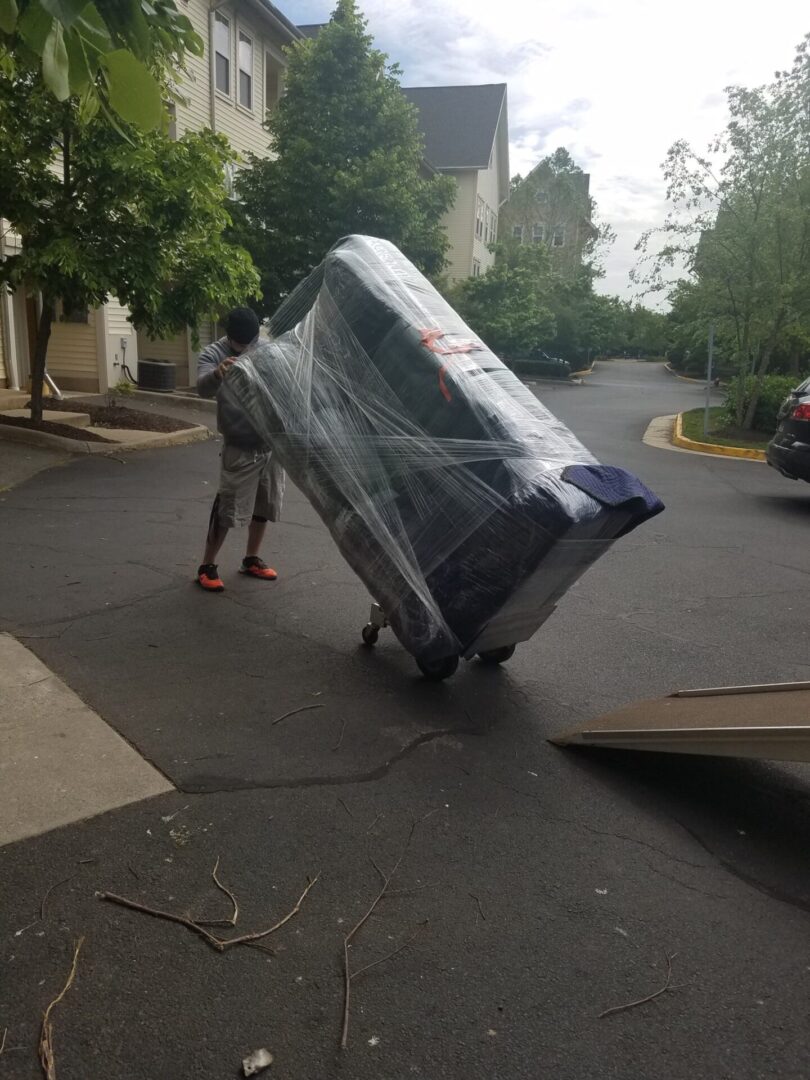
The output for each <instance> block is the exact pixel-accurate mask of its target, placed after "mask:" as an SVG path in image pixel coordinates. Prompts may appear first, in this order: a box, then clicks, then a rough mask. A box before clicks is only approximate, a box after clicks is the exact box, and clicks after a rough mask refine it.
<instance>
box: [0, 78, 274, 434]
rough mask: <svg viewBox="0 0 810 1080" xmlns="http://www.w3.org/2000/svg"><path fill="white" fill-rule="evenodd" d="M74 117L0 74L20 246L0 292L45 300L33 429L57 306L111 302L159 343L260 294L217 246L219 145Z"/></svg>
mask: <svg viewBox="0 0 810 1080" xmlns="http://www.w3.org/2000/svg"><path fill="white" fill-rule="evenodd" d="M80 113H81V105H80V102H79V100H78V99H77V98H70V99H69V100H68V101H65V102H58V101H57V100H56V99H55V98H54V97H53V95H52V94H51V93H50V92H49V91H48V90H47V89H46V88H45V87H44V86H43V84H42V82H41V80H39V79H38V78H37V77H36V76H35V75H33V74H29V75H27V76H23V77H19V76H18V77H17V78H8V77H7V76H3V75H0V206H2V208H3V214H4V216H5V217H6V218H7V219H8V221H9V223H10V225H11V228H12V229H13V230H14V231H15V232H16V233H17V235H18V236H19V237H20V240H21V244H22V247H21V251H20V252H19V253H18V254H14V255H11V256H9V257H7V258H6V259H5V260H4V261H3V262H2V263H0V286H6V287H10V288H12V289H16V288H33V289H36V290H37V291H39V292H40V293H41V295H42V300H43V303H42V314H41V317H40V320H39V326H38V333H37V344H36V350H35V355H34V357H33V363H32V373H31V374H32V384H33V394H32V411H31V415H32V418H33V419H34V420H35V421H39V420H40V419H41V416H42V380H43V376H44V372H45V364H46V359H47V350H48V340H49V338H50V333H51V325H52V321H53V317H54V304H55V302H56V301H57V300H58V299H61V300H62V301H63V302H64V304H65V306H66V307H67V308H70V309H83V308H85V309H86V308H87V307H92V306H96V305H100V304H103V303H104V302H105V300H106V298H107V296H108V295H109V294H112V295H115V296H117V297H118V299H119V300H120V301H121V302H122V303H124V304H126V305H128V306H129V308H130V311H131V317H132V321H133V323H134V324H135V325H136V326H138V327H139V328H143V329H144V330H145V331H146V332H147V333H149V334H150V335H151V336H155V337H156V336H165V335H167V334H171V333H174V332H177V331H179V330H180V329H182V328H183V327H185V326H186V325H187V324H189V323H190V324H192V325H194V324H195V323H196V321H197V319H198V318H199V317H200V316H201V315H204V314H208V313H209V312H211V311H213V310H215V309H217V308H219V309H221V308H222V307H223V306H226V305H229V304H232V303H235V302H244V298H245V295H246V294H252V293H255V292H256V289H257V285H258V278H257V275H256V273H255V270H254V269H253V267H252V264H251V262H250V257H249V255H248V254H247V252H245V251H243V250H241V249H239V248H237V247H235V246H233V245H231V244H228V243H226V242H225V240H224V239H223V232H224V230H225V229H226V228H227V226H228V225H229V222H230V219H229V216H228V213H227V209H226V205H227V203H226V191H225V181H224V170H225V166H226V164H227V163H228V162H229V161H230V160H231V159H232V154H231V152H230V150H229V149H228V146H227V143H226V142H225V140H224V139H223V138H222V137H221V136H217V135H214V134H212V133H211V132H204V133H202V134H187V135H184V136H183V138H182V139H180V140H178V141H176V142H175V141H173V140H171V139H169V138H168V137H167V136H164V135H162V134H160V133H158V132H151V133H144V132H141V131H138V130H137V129H135V128H133V127H129V128H127V129H125V130H121V129H120V127H119V125H118V124H116V123H113V122H111V121H110V120H109V118H108V117H107V116H106V114H102V113H99V114H98V116H97V117H96V118H95V119H93V120H91V121H88V122H85V121H83V120H82V118H81V116H80Z"/></svg>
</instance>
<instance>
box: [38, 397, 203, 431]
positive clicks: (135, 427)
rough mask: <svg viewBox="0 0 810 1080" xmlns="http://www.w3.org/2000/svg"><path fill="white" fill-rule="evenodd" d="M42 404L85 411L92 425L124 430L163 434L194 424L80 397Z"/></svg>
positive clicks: (46, 407)
mask: <svg viewBox="0 0 810 1080" xmlns="http://www.w3.org/2000/svg"><path fill="white" fill-rule="evenodd" d="M43 405H44V407H45V409H47V410H48V411H51V410H55V411H61V412H83V413H87V414H88V416H89V417H90V423H91V424H92V425H93V427H101V428H105V427H106V428H121V429H123V430H124V431H159V432H163V433H164V434H168V433H169V432H171V431H186V430H188V428H192V427H194V424H189V423H187V422H186V421H185V420H177V419H176V418H175V417H173V416H161V415H160V413H151V412H149V413H147V412H140V411H139V410H138V409H129V408H127V407H126V406H125V405H89V404H86V403H85V402H83V401H82V400H81V398H65V399H64V400H63V401H51V400H50V399H49V400H48V401H47V403H45V402H43ZM58 426H60V427H61V426H62V425H61V424H60V425H58ZM43 430H44V429H43ZM107 441H109V440H107Z"/></svg>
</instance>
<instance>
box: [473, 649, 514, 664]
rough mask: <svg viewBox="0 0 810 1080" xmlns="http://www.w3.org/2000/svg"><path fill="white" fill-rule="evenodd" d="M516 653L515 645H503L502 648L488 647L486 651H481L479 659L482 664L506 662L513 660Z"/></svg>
mask: <svg viewBox="0 0 810 1080" xmlns="http://www.w3.org/2000/svg"><path fill="white" fill-rule="evenodd" d="M514 655H515V646H514V645H502V646H501V647H500V649H487V651H486V652H480V653H479V654H478V659H479V660H480V661H481V663H482V664H505V663H506V661H507V660H511V659H512V657H513V656H514Z"/></svg>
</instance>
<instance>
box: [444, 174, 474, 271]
mask: <svg viewBox="0 0 810 1080" xmlns="http://www.w3.org/2000/svg"><path fill="white" fill-rule="evenodd" d="M449 175H451V176H452V177H453V178H454V179H455V181H456V183H457V185H458V191H457V194H456V200H455V202H454V203H453V205H452V207H451V208H450V209H449V210H448V211H447V213H446V214H445V217H444V222H443V224H444V227H445V229H446V230H447V238H448V240H449V241H450V249H449V251H448V266H447V276H448V278H449V279H450V281H458V280H459V279H460V278H465V277H469V276H470V274H471V273H472V260H473V239H474V237H475V197H476V176H477V174H476V172H475V170H472V169H470V170H466V171H464V172H455V173H450V174H449Z"/></svg>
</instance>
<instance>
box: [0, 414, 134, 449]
mask: <svg viewBox="0 0 810 1080" xmlns="http://www.w3.org/2000/svg"><path fill="white" fill-rule="evenodd" d="M70 411H71V412H73V411H76V410H72V409H71V410H70ZM82 411H83V410H82ZM0 424H6V425H8V426H9V427H18V428H27V429H28V430H29V431H46V432H47V433H48V434H49V435H61V436H62V438H63V439H75V440H76V442H100V443H106V444H107V445H108V446H114V445H115V443H114V441H113V440H112V439H105V438H104V436H103V435H97V434H96V432H95V431H88V430H87V428H78V427H74V426H73V425H72V424H54V423H52V422H51V421H50V420H43V421H42V423H41V424H34V423H32V422H31V420H30V419H28V417H25V416H0ZM110 426H112V425H110Z"/></svg>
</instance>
